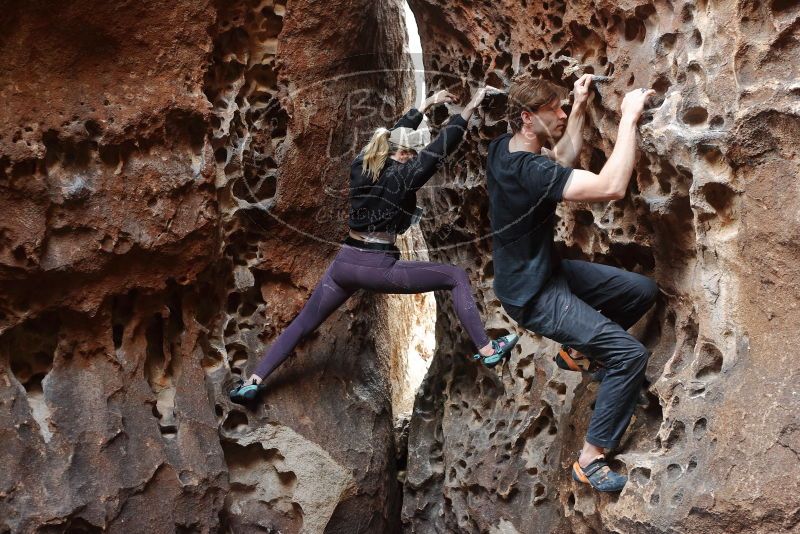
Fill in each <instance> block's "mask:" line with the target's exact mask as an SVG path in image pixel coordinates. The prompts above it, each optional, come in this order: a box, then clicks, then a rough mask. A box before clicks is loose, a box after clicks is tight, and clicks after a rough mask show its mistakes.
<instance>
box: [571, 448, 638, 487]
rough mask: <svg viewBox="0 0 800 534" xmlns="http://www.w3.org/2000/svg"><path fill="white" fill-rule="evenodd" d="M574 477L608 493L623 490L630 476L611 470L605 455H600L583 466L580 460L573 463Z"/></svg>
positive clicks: (577, 480)
mask: <svg viewBox="0 0 800 534" xmlns="http://www.w3.org/2000/svg"><path fill="white" fill-rule="evenodd" d="M572 479H573V480H575V481H576V482H583V483H584V484H589V485H590V486H591V487H593V488H594V489H596V490H597V491H604V492H607V493H612V492H616V491H622V488H624V487H625V484H626V483H627V482H628V477H626V476H624V475H618V474H617V473H615V472H614V471H612V470H611V468H610V467H609V466H608V462H606V458H605V456H600V457H599V458H597V459H596V460H595V461H593V462H592V463H590V464H589V465H587V466H586V467H581V466H580V464H579V463H578V462H575V463H574V464H572Z"/></svg>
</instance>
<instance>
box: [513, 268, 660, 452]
mask: <svg viewBox="0 0 800 534" xmlns="http://www.w3.org/2000/svg"><path fill="white" fill-rule="evenodd" d="M657 291H658V288H657V287H656V284H655V282H653V281H652V280H650V279H649V278H647V277H645V276H642V275H640V274H636V273H632V272H629V271H625V270H622V269H617V268H614V267H609V266H607V265H600V264H597V263H589V262H585V261H574V260H562V261H561V263H560V266H559V267H558V268H557V269H556V270H555V272H554V273H553V276H552V277H551V278H550V280H549V281H548V282H547V283H546V284H545V286H544V287H543V288H542V289H541V290H540V291H539V293H537V294H536V296H535V297H534V298H532V299H531V300H530V301H529V302H527V303H526V304H525V305H524V306H512V305H510V304H503V307H504V308H505V309H506V312H508V314H509V315H510V316H511V318H513V319H514V320H515V321H517V323H519V324H520V325H521V326H523V327H525V328H527V329H528V330H532V331H534V332H536V333H537V334H539V335H542V336H545V337H548V338H550V339H552V340H554V341H557V342H558V343H562V344H564V345H567V346H569V347H572V348H573V349H575V350H578V351H580V352H581V353H583V354H585V355H586V356H589V357H591V358H594V359H596V360H597V361H599V362H601V363H602V365H603V366H604V367H605V368H606V374H605V377H604V378H603V381H602V382H601V384H600V389H599V390H598V392H597V400H596V401H595V407H594V413H593V414H592V419H591V421H590V422H589V430H588V432H587V434H586V441H588V442H589V443H591V444H592V445H595V446H597V447H604V448H614V447H616V446H617V445H618V444H619V440H620V438H621V437H622V434H623V433H624V432H625V429H626V428H627V427H628V423H629V422H630V420H631V416H632V415H633V410H634V408H635V407H636V399H637V396H638V392H639V388H640V387H641V385H642V380H643V379H644V371H645V367H646V365H647V358H648V357H649V353H648V352H647V349H645V348H644V346H643V345H642V344H641V343H639V342H638V341H637V340H636V339H634V337H633V336H631V335H630V334H629V333H628V332H626V330H627V329H628V328H630V327H631V326H633V324H634V323H636V321H638V320H639V319H640V318H641V317H642V315H644V314H645V312H646V311H647V310H649V309H650V307H651V306H652V305H653V302H654V301H655V297H656V294H657Z"/></svg>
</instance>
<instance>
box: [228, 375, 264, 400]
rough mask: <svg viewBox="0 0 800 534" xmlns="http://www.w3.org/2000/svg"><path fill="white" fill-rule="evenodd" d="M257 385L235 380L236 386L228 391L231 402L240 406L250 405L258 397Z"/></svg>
mask: <svg viewBox="0 0 800 534" xmlns="http://www.w3.org/2000/svg"><path fill="white" fill-rule="evenodd" d="M258 392H259V385H258V384H254V383H252V382H250V383H249V384H246V383H245V382H244V381H243V380H239V381H237V382H236V386H235V387H234V388H233V389H232V390H230V391H229V392H228V397H229V398H230V399H231V402H235V403H236V404H241V405H242V406H250V405H252V404H253V403H254V402H255V401H256V399H258Z"/></svg>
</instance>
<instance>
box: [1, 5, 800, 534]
mask: <svg viewBox="0 0 800 534" xmlns="http://www.w3.org/2000/svg"><path fill="white" fill-rule="evenodd" d="M410 3H411V5H412V8H413V9H414V11H415V13H416V15H417V21H418V24H419V28H420V33H421V37H422V42H423V48H424V50H425V53H426V56H425V65H426V69H427V71H428V72H427V80H428V86H429V88H438V87H444V86H448V87H450V88H452V89H453V90H455V91H458V92H461V93H462V95H464V96H466V93H467V90H468V86H470V85H471V86H472V87H475V86H476V85H478V84H480V83H483V82H489V83H492V84H494V85H501V86H502V85H505V84H507V82H508V79H509V78H510V76H511V75H513V74H514V73H515V72H518V71H520V70H534V71H538V72H541V73H544V75H546V76H549V77H551V78H552V79H554V80H556V81H558V82H559V83H562V84H564V85H566V86H568V85H571V82H572V81H573V80H574V75H570V74H568V73H567V70H568V69H569V66H570V63H569V62H568V61H565V60H561V59H559V58H560V57H561V56H568V57H570V58H573V59H574V60H577V63H579V64H580V65H579V68H581V69H583V70H585V71H587V70H593V71H594V72H595V73H602V74H610V73H613V76H614V80H613V81H612V83H611V84H609V85H607V86H604V87H603V88H601V89H599V94H598V95H597V98H596V100H595V102H594V104H592V107H591V112H590V119H589V121H588V126H587V132H586V133H587V146H586V148H585V150H584V154H583V155H582V161H583V163H584V165H585V166H586V167H588V168H590V169H592V170H597V169H599V167H600V166H601V165H602V163H603V162H604V160H605V158H606V157H607V155H608V154H609V153H610V149H611V147H612V145H613V139H614V136H615V128H616V121H617V119H618V114H617V112H616V110H617V108H618V104H619V101H620V97H621V96H622V94H624V92H625V91H627V90H628V89H629V88H630V87H635V86H645V85H646V86H653V87H654V88H656V90H657V91H658V93H659V96H658V98H657V99H656V102H655V104H656V106H655V108H654V110H653V112H652V113H649V114H648V117H646V119H645V120H644V123H645V124H644V125H643V127H642V128H641V132H642V135H641V141H640V148H641V153H642V157H641V159H640V161H639V164H638V165H637V169H636V176H635V178H634V180H633V181H632V185H631V188H630V192H629V195H628V196H627V198H626V199H625V200H622V201H619V202H615V203H612V204H610V205H585V206H570V207H566V208H565V209H563V210H562V211H561V212H560V217H561V225H560V229H559V236H560V237H559V239H560V241H561V242H562V249H563V251H564V253H565V254H566V255H569V256H572V257H579V258H589V259H593V260H597V261H604V262H609V263H612V264H616V265H622V266H624V267H626V268H629V269H634V270H637V271H639V272H643V273H645V274H648V275H650V276H653V277H654V278H655V279H656V280H657V281H658V283H659V286H660V288H661V290H662V294H661V297H660V300H659V303H658V305H657V307H656V308H655V310H654V311H653V312H652V313H650V314H649V315H648V316H647V318H646V319H645V320H643V322H642V324H640V325H638V326H637V333H638V335H640V336H641V337H642V339H643V340H644V342H645V343H646V344H647V346H648V347H649V348H650V349H651V350H652V351H653V356H652V358H651V362H650V365H649V367H648V379H649V381H650V383H651V386H650V388H649V392H648V394H647V398H648V402H647V405H646V406H642V407H640V409H638V410H637V413H636V419H635V421H634V423H633V425H632V427H631V429H630V431H629V433H628V438H627V439H626V440H625V441H624V443H623V445H622V447H621V450H620V453H619V455H618V456H617V459H618V460H619V465H620V467H623V468H627V471H628V473H629V474H630V476H631V479H632V481H631V484H630V485H629V487H628V488H627V489H626V490H625V491H624V492H623V493H622V494H621V495H620V496H619V497H618V498H617V497H609V496H599V495H597V494H594V493H591V492H590V491H588V490H587V489H586V488H585V487H578V486H575V485H574V484H573V483H572V482H571V481H569V479H568V478H567V473H568V471H567V469H568V466H569V464H570V462H571V460H572V458H573V455H574V452H575V450H577V448H578V447H579V446H580V441H581V437H582V435H583V433H584V431H585V427H586V422H587V421H588V414H589V410H590V407H591V402H592V399H593V398H594V389H595V386H594V385H593V384H590V383H588V382H581V381H580V379H579V377H576V376H574V375H568V374H565V373H563V372H560V371H558V370H556V369H555V367H554V365H553V364H552V362H551V361H550V360H549V355H550V354H551V353H552V350H553V345H552V343H550V342H547V341H546V340H543V339H541V338H537V337H535V336H532V335H526V336H525V338H524V339H523V341H522V343H521V345H520V349H519V351H518V354H517V355H516V356H515V358H514V360H513V362H512V363H511V364H510V365H509V366H508V367H507V368H504V369H503V373H494V372H487V371H485V370H483V369H479V368H477V367H475V366H474V365H471V364H469V363H467V362H466V361H464V359H463V355H464V354H467V353H470V352H472V351H473V347H470V346H469V343H468V342H467V339H466V337H465V336H464V335H463V333H462V332H461V331H460V327H458V326H457V325H456V324H455V322H454V320H453V314H452V313H451V309H450V307H449V306H450V304H449V302H448V298H447V297H446V296H444V295H439V297H440V300H439V303H440V307H439V312H438V313H439V315H438V322H437V342H438V346H439V353H438V354H437V356H436V358H435V361H434V363H433V366H432V367H431V370H430V372H429V375H428V377H427V379H426V382H425V383H424V384H423V387H422V388H421V391H420V392H419V395H418V397H417V399H416V404H415V412H414V415H413V418H412V421H411V423H410V428H409V429H408V433H407V439H408V443H409V452H408V460H407V463H408V465H407V472H406V473H405V480H406V483H405V486H404V490H403V498H404V502H403V504H402V519H403V528H404V529H405V530H406V531H408V532H420V533H427V532H448V533H449V532H492V533H515V532H517V533H523V534H538V533H549V532H576V533H580V532H609V531H615V532H625V533H628V532H648V533H649V532H719V533H722V532H725V533H729V532H755V533H772V532H782V531H785V532H789V531H792V530H796V529H797V528H798V521H800V516H799V515H798V507H799V506H800V503H799V502H798V497H797V495H799V494H800V487H798V480H799V479H798V477H797V476H796V475H795V468H794V464H795V463H796V462H797V459H798V458H797V451H798V450H800V431H798V416H797V413H796V412H797V408H798V393H797V391H796V390H797V388H796V381H797V375H798V370H799V369H800V364H798V363H797V362H798V360H797V358H796V356H795V353H796V350H795V347H796V346H797V345H798V342H799V341H800V339H799V338H798V336H800V334H798V332H800V328H798V323H799V322H798V320H797V319H796V314H797V312H798V310H797V303H798V293H799V291H798V286H797V280H798V279H800V278H799V277H798V274H799V273H798V267H797V264H798V261H797V260H798V257H800V254H798V252H799V251H798V245H797V243H799V242H800V239H799V238H800V235H799V234H800V232H799V231H798V228H799V227H800V221H798V218H797V214H798V213H800V209H799V208H800V200H799V199H798V194H799V192H798V188H797V183H796V182H797V180H796V178H797V176H798V174H799V173H798V171H799V170H800V169H798V156H797V141H798V134H797V132H798V131H800V124H798V122H800V121H798V113H800V109H799V108H798V95H799V94H800V89H799V88H798V82H797V79H798V71H797V69H798V67H797V66H798V61H797V59H798V55H799V54H800V51H798V26H800V23H799V22H798V16H799V15H800V12H799V11H798V7H797V3H796V2H792V1H790V0H771V1H768V2H763V3H762V2H753V1H744V0H741V1H738V2H734V1H730V2H726V1H720V2H708V1H702V2H696V3H688V2H677V3H664V2H657V3H655V4H651V3H648V2H646V1H643V0H637V1H624V2H618V3H612V2H609V1H605V0H603V1H596V2H589V1H585V0H582V1H576V2H570V3H569V4H567V3H565V2H563V1H545V2H538V3H535V2H531V1H530V0H527V1H526V0H520V1H519V2H510V1H503V2H499V3H498V2H469V3H468V2H444V1H438V0H411V2H410ZM403 40H404V32H403V24H402V18H401V14H400V6H399V4H398V3H397V2H396V1H395V0H385V1H380V2H370V1H367V0H348V1H338V0H337V1H328V2H312V1H310V0H298V1H294V0H290V1H289V2H288V4H287V3H286V2H283V1H280V0H277V1H276V0H262V1H247V2H246V1H243V0H242V1H233V2H222V1H214V2H211V1H205V2H202V1H201V2H177V3H176V2H164V1H143V2H138V3H127V2H126V3H121V2H89V1H81V0H78V1H75V2H69V3H63V2H62V3H58V2H56V3H53V2H50V3H47V2H42V1H34V2H21V1H15V0H12V1H11V2H7V3H6V5H4V6H3V9H2V14H0V102H2V104H3V106H2V111H0V214H2V218H0V444H2V445H1V446H0V533H5V532H13V533H17V532H20V533H27V532H43V533H44V532H106V531H108V532H159V533H160V532H163V533H168V532H169V533H171V532H186V533H188V532H192V533H194V532H236V533H239V532H273V533H274V532H283V533H289V532H292V533H294V532H326V533H347V534H350V533H358V532H369V533H385V532H396V531H399V530H400V529H401V525H400V522H401V513H400V507H401V502H400V499H401V489H400V488H399V485H398V483H397V482H396V475H397V473H396V465H395V454H396V451H395V443H394V438H393V436H392V415H393V414H392V400H393V399H395V400H396V398H397V397H398V396H400V395H401V393H402V390H403V386H402V385H401V384H398V383H397V377H398V376H399V375H401V374H402V354H399V353H398V352H399V350H400V347H402V340H403V339H405V338H404V336H407V331H408V330H410V325H411V324H412V322H411V319H408V318H406V320H405V321H403V316H404V314H407V313H408V310H409V309H410V308H411V306H412V305H411V304H410V301H403V300H392V299H386V298H384V297H371V296H366V297H360V298H354V299H353V300H352V301H350V302H349V303H348V304H347V305H346V306H344V307H343V308H342V310H340V311H339V312H337V313H336V314H334V316H333V317H332V318H331V319H330V320H329V321H328V322H327V323H326V324H325V325H324V326H323V327H322V328H321V329H320V330H319V332H318V334H317V335H315V336H312V339H310V340H309V341H308V342H307V343H305V344H303V345H301V346H300V347H299V349H298V350H297V354H296V356H295V357H294V359H292V360H290V361H289V362H287V364H286V365H285V366H284V367H283V368H281V369H280V370H279V371H278V372H277V373H276V374H275V375H274V376H273V377H271V378H270V379H269V380H268V389H269V394H268V396H267V398H266V402H265V404H264V405H263V406H261V407H260V408H259V409H258V410H257V411H256V412H248V411H245V410H243V409H241V408H239V407H237V406H235V405H232V404H230V403H229V402H228V400H227V396H226V393H225V391H226V389H227V387H228V386H229V385H230V383H231V382H232V379H233V378H234V377H235V376H237V375H241V374H243V373H245V372H246V371H247V370H249V367H248V363H249V364H252V363H253V362H254V360H255V358H257V357H258V355H259V354H260V353H261V351H262V350H263V348H264V347H265V346H266V345H267V344H268V343H269V342H270V341H271V340H273V339H274V338H275V336H276V335H277V333H279V332H280V331H281V329H282V328H283V327H284V326H285V325H286V324H287V322H288V321H289V320H290V319H291V318H292V317H293V316H294V315H295V314H296V312H297V311H298V310H299V309H300V307H301V306H302V304H303V303H304V302H305V299H306V298H307V296H308V294H309V292H310V290H311V288H313V286H314V285H315V284H316V282H317V281H318V279H319V277H320V275H321V273H322V270H323V269H324V268H325V266H326V265H327V262H328V261H329V260H330V258H331V255H332V253H333V252H334V251H335V250H336V247H335V245H336V243H337V242H338V241H339V240H340V239H341V238H342V237H343V235H344V232H345V226H346V223H345V218H344V217H345V216H346V213H347V200H346V195H345V194H344V192H345V189H344V188H345V187H346V185H347V167H348V164H349V162H350V160H351V159H352V157H353V156H354V154H355V150H357V148H359V147H360V146H361V145H362V144H363V142H364V140H365V136H366V135H367V134H368V132H369V130H370V129H371V128H373V127H375V126H378V125H387V123H390V122H391V121H392V120H393V119H394V118H395V117H396V116H397V115H398V114H399V113H400V112H402V111H403V108H404V107H405V105H407V104H408V102H409V91H410V89H411V83H412V78H411V76H410V73H409V72H408V57H407V55H406V54H404V52H403ZM565 69H567V70H565ZM500 111H501V110H500V106H498V105H496V103H495V104H492V105H490V106H489V107H488V108H487V109H486V113H485V115H484V116H482V117H475V118H473V121H472V123H471V128H470V135H469V139H468V141H467V143H465V144H464V146H463V148H462V151H461V155H462V157H461V158H458V161H455V160H454V161H453V162H452V164H451V165H449V166H448V168H446V169H444V172H442V173H441V174H440V175H439V176H438V177H437V178H435V180H434V182H433V184H434V185H435V186H436V187H434V188H431V189H430V190H429V191H428V193H426V195H425V196H426V198H425V202H426V203H427V205H428V212H427V214H428V215H429V217H428V218H427V219H426V220H425V221H424V222H423V225H422V229H423V231H424V233H425V237H426V238H427V241H428V244H429V245H430V246H431V249H432V250H431V252H430V256H431V258H432V259H434V260H440V261H447V262H453V263H456V264H458V265H461V266H462V267H464V268H466V269H467V270H468V271H469V273H470V275H471V277H472V279H473V283H474V287H475V288H476V289H475V290H476V293H477V295H478V296H479V305H480V306H481V309H482V313H483V314H484V318H485V319H486V321H487V325H488V326H489V327H490V328H491V329H493V330H494V329H496V330H504V329H509V328H514V325H513V322H512V321H510V320H509V319H508V318H507V316H505V314H504V313H503V312H502V310H501V308H500V306H499V303H498V302H497V300H496V299H495V298H494V295H493V293H492V289H491V282H492V276H493V271H492V266H491V256H490V254H489V250H490V249H489V242H488V240H487V239H486V234H487V231H488V221H487V219H486V213H487V211H486V193H485V180H484V177H483V166H484V163H485V161H484V155H485V149H486V146H487V143H488V140H489V139H490V138H491V137H493V136H494V135H497V134H498V133H501V132H503V131H505V129H506V124H505V122H504V121H502V120H501V119H500V114H501V113H500ZM444 116H445V109H444V108H443V107H440V108H438V109H435V110H434V112H433V114H432V117H431V119H432V122H433V123H434V124H438V123H439V122H440V121H441V120H442V118H443V117H444ZM441 297H444V298H441ZM393 323H397V324H393ZM400 323H402V324H400ZM401 439H403V440H405V439H406V438H405V437H404V438H401ZM399 457H400V461H401V465H402V462H404V460H403V453H402V451H401V452H400V454H399Z"/></svg>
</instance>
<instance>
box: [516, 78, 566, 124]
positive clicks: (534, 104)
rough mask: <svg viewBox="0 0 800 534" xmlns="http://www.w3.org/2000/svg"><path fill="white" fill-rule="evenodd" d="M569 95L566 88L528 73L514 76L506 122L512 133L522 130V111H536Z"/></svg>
mask: <svg viewBox="0 0 800 534" xmlns="http://www.w3.org/2000/svg"><path fill="white" fill-rule="evenodd" d="M568 95H569V91H567V89H566V88H564V87H561V86H560V85H556V84H554V83H553V82H551V81H549V80H545V79H544V78H540V77H538V76H533V75H531V74H528V73H524V74H520V75H517V76H515V77H514V78H513V79H512V80H511V87H510V88H509V90H508V104H507V106H506V120H507V121H508V123H509V124H510V125H511V129H512V130H513V131H514V133H517V132H519V131H520V130H521V129H522V118H521V117H520V114H521V113H522V112H523V111H531V112H533V111H536V110H538V109H539V108H540V107H541V106H544V105H546V104H549V103H550V102H552V101H553V100H555V99H556V98H557V99H559V100H564V99H565V98H567V96H568Z"/></svg>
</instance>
